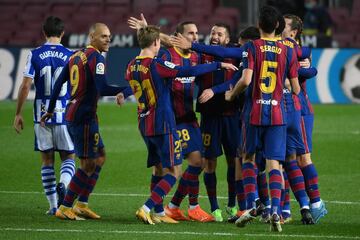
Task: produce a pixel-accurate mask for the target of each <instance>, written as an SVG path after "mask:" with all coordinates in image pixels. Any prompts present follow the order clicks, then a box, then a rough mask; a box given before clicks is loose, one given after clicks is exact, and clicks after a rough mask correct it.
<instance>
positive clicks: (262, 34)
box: [260, 29, 275, 38]
mask: <svg viewBox="0 0 360 240" xmlns="http://www.w3.org/2000/svg"><path fill="white" fill-rule="evenodd" d="M260 37H261V38H275V31H274V32H272V33H266V32H264V31H262V30H261V29H260Z"/></svg>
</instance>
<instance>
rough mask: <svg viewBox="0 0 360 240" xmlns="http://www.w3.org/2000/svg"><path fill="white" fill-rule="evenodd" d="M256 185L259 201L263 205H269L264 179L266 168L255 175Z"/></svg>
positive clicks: (266, 185) (266, 184) (265, 180)
mask: <svg viewBox="0 0 360 240" xmlns="http://www.w3.org/2000/svg"><path fill="white" fill-rule="evenodd" d="M257 186H258V193H259V198H260V201H261V202H262V203H263V204H264V205H265V206H268V205H270V198H269V190H268V183H267V179H266V170H264V171H261V172H259V173H258V175H257Z"/></svg>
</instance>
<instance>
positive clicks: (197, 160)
mask: <svg viewBox="0 0 360 240" xmlns="http://www.w3.org/2000/svg"><path fill="white" fill-rule="evenodd" d="M188 162H189V165H190V166H194V167H202V166H203V165H204V164H203V159H202V158H201V154H200V152H199V151H197V152H192V153H190V154H189V157H188Z"/></svg>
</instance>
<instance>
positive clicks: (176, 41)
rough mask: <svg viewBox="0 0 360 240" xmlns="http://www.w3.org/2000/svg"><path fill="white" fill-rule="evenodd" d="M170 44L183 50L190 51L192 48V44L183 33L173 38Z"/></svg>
mask: <svg viewBox="0 0 360 240" xmlns="http://www.w3.org/2000/svg"><path fill="white" fill-rule="evenodd" d="M170 42H171V44H172V45H174V46H175V47H178V48H181V49H184V50H186V49H190V48H191V42H190V41H189V40H187V39H186V38H185V37H184V36H183V35H181V33H178V34H177V36H171V38H170Z"/></svg>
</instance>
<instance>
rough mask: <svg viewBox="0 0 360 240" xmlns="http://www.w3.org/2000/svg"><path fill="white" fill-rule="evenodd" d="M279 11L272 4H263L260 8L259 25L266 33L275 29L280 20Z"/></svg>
mask: <svg viewBox="0 0 360 240" xmlns="http://www.w3.org/2000/svg"><path fill="white" fill-rule="evenodd" d="M279 15H280V13H279V11H278V10H276V8H273V7H271V6H263V7H262V8H261V9H260V15H259V27H260V28H261V30H263V31H264V32H265V33H272V32H274V31H275V29H276V26H277V24H278V22H279Z"/></svg>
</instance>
